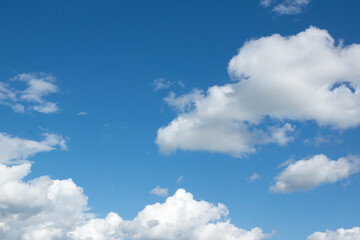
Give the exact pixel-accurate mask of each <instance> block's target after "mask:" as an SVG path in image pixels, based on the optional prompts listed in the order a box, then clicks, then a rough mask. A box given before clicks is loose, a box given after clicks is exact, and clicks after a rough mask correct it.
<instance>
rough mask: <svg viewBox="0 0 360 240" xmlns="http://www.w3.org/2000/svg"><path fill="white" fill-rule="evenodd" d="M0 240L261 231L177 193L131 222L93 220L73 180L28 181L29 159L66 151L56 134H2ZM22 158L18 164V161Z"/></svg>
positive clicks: (221, 237)
mask: <svg viewBox="0 0 360 240" xmlns="http://www.w3.org/2000/svg"><path fill="white" fill-rule="evenodd" d="M0 141H1V142H0V146H2V147H3V148H4V149H1V150H5V149H8V151H1V150H0V159H1V162H0V239H22V240H123V239H133V240H151V239H158V240H160V239H164V240H165V239H166V240H185V239H186V240H202V239H203V240H205V239H206V240H261V239H264V238H266V237H268V236H269V235H267V234H264V233H263V231H262V230H261V229H260V228H257V227H255V228H253V229H251V230H249V231H247V230H244V229H241V228H238V227H236V226H234V225H233V224H231V223H230V220H229V219H227V215H228V213H229V211H228V209H227V208H226V206H225V205H223V204H221V203H219V204H217V205H214V204H211V203H209V202H206V201H197V200H195V199H194V198H193V195H192V194H191V193H188V192H186V191H185V190H184V189H179V190H177V191H176V193H175V194H174V195H173V196H171V197H168V198H167V199H166V201H165V202H164V203H155V204H153V205H148V206H146V207H145V208H144V209H143V210H142V211H140V212H139V213H138V215H137V216H136V217H135V218H134V219H132V220H123V219H122V218H121V217H120V216H119V215H117V214H116V213H112V212H111V213H109V214H108V215H107V217H105V218H95V216H94V215H93V214H90V213H89V212H88V210H89V209H88V205H87V200H88V199H87V196H86V195H84V193H83V189H82V188H81V187H79V186H77V185H76V184H75V183H74V182H73V181H72V180H71V179H65V180H57V179H51V178H50V177H48V176H42V177H39V178H35V179H30V180H24V178H25V177H27V179H28V175H29V174H30V169H31V163H30V162H29V161H26V158H27V157H30V156H33V155H34V154H36V153H38V152H45V151H51V150H53V149H55V146H60V148H61V147H63V148H64V147H65V146H66V145H64V144H65V143H64V142H63V141H62V140H61V138H59V137H58V136H57V135H50V134H47V135H45V139H44V140H43V141H39V142H37V141H33V140H27V139H21V138H17V137H11V136H9V135H7V134H1V135H0ZM19 160H21V161H19Z"/></svg>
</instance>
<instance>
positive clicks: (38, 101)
mask: <svg viewBox="0 0 360 240" xmlns="http://www.w3.org/2000/svg"><path fill="white" fill-rule="evenodd" d="M55 81H56V79H55V77H54V76H52V75H48V74H45V73H34V74H29V73H23V74H18V75H16V76H15V77H14V78H12V79H11V81H10V83H11V84H9V83H5V82H0V104H2V105H7V106H9V107H11V108H12V109H13V110H14V111H15V112H20V113H23V112H26V111H36V112H40V113H56V112H58V111H59V108H58V106H57V104H56V103H54V102H50V101H48V100H47V99H46V98H45V97H46V96H48V95H50V94H51V93H56V92H58V91H59V89H58V87H57V86H56V85H55ZM15 82H23V83H25V84H26V86H27V87H26V88H25V89H22V90H21V89H16V88H14V87H12V85H13V84H14V83H15Z"/></svg>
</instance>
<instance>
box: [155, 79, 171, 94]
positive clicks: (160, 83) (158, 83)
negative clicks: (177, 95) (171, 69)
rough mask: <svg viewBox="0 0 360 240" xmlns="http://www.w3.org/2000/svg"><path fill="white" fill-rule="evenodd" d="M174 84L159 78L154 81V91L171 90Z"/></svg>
mask: <svg viewBox="0 0 360 240" xmlns="http://www.w3.org/2000/svg"><path fill="white" fill-rule="evenodd" d="M172 84H173V82H170V81H168V80H166V79H165V78H157V79H155V80H154V81H153V83H152V85H153V86H154V90H155V91H157V90H161V89H167V88H169V87H170V86H171V85H172Z"/></svg>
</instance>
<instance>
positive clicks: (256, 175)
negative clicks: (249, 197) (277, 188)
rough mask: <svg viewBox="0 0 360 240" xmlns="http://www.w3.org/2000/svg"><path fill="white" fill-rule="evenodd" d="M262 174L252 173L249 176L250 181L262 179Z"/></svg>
mask: <svg viewBox="0 0 360 240" xmlns="http://www.w3.org/2000/svg"><path fill="white" fill-rule="evenodd" d="M260 178H261V177H260V175H259V174H257V173H254V174H253V175H251V176H250V177H249V178H248V180H249V182H254V181H256V180H260Z"/></svg>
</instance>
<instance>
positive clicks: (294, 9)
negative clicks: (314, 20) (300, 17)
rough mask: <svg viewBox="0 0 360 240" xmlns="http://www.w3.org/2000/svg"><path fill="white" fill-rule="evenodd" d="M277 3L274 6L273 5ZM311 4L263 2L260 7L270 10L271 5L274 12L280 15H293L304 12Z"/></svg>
mask: <svg viewBox="0 0 360 240" xmlns="http://www.w3.org/2000/svg"><path fill="white" fill-rule="evenodd" d="M275 2H277V3H276V4H274V5H273V3H275ZM309 3H310V0H283V1H277V0H261V1H260V5H262V6H263V7H264V8H268V7H270V6H271V5H273V6H272V9H271V11H272V12H275V13H277V14H279V15H293V14H300V13H302V12H303V11H304V9H305V7H306V6H307V5H308V4H309Z"/></svg>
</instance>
